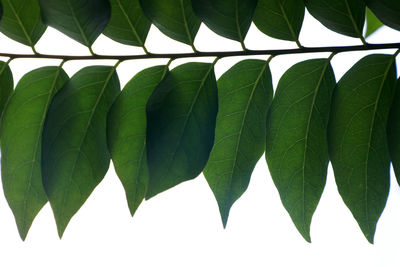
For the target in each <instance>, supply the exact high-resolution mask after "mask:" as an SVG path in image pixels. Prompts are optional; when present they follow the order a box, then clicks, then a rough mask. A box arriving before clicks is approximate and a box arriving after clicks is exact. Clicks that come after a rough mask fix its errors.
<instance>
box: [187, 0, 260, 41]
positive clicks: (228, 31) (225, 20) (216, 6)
mask: <svg viewBox="0 0 400 267" xmlns="http://www.w3.org/2000/svg"><path fill="white" fill-rule="evenodd" d="M192 5H193V9H194V11H195V13H196V15H197V16H198V17H199V18H200V20H201V21H202V22H204V23H205V24H206V25H207V27H208V28H210V29H211V30H213V31H214V32H216V33H217V34H219V35H221V36H223V37H226V38H229V39H232V40H235V41H239V42H241V43H243V42H244V39H245V37H246V34H247V31H248V30H249V27H250V24H251V21H252V18H253V13H254V10H255V8H256V5H257V0H192Z"/></svg>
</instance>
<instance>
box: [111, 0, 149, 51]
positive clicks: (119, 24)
mask: <svg viewBox="0 0 400 267" xmlns="http://www.w3.org/2000/svg"><path fill="white" fill-rule="evenodd" d="M110 4H111V18H110V22H109V23H108V25H107V28H106V29H105V30H104V35H106V36H107V37H109V38H111V39H113V40H115V41H117V42H120V43H123V44H126V45H133V46H141V47H143V46H144V43H145V41H146V38H147V34H148V33H149V30H150V25H151V23H150V21H149V20H148V19H147V18H146V16H145V15H144V13H143V11H142V8H141V7H140V3H139V0H110Z"/></svg>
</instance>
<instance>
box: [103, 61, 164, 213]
mask: <svg viewBox="0 0 400 267" xmlns="http://www.w3.org/2000/svg"><path fill="white" fill-rule="evenodd" d="M166 71H167V67H166V66H155V67H152V68H149V69H145V70H143V71H141V72H140V73H138V74H137V75H136V76H135V77H133V78H132V80H130V81H129V82H128V84H127V85H126V86H125V88H124V89H123V90H122V93H121V94H120V95H119V97H118V98H117V99H116V100H115V102H114V104H113V105H112V108H111V109H110V112H109V115H108V125H107V132H108V135H107V137H108V146H109V149H110V153H111V158H112V160H113V163H114V167H115V171H116V173H117V175H118V177H119V178H120V180H121V182H122V184H123V186H124V188H125V192H126V198H127V200H128V205H129V209H130V211H131V214H132V216H133V215H134V213H135V211H136V209H137V208H138V207H139V205H140V203H141V202H142V200H143V199H144V197H145V194H146V190H147V185H148V180H149V172H148V167H147V153H146V128H147V118H146V103H147V101H148V99H149V98H150V96H151V94H152V93H153V91H154V89H155V88H156V86H157V85H158V84H159V83H160V81H161V79H162V78H163V76H164V75H165V74H166Z"/></svg>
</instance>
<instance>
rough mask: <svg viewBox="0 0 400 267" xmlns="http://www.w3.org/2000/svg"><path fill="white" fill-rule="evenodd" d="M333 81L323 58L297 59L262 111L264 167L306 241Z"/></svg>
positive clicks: (320, 179)
mask: <svg viewBox="0 0 400 267" xmlns="http://www.w3.org/2000/svg"><path fill="white" fill-rule="evenodd" d="M335 85H336V82H335V75H334V73H333V69H332V67H331V65H330V60H329V59H312V60H307V61H303V62H300V63H298V64H296V65H294V66H293V67H291V68H290V69H289V70H288V71H287V72H286V73H285V74H284V75H283V76H282V78H281V80H280V81H279V84H278V87H277V89H276V95H275V98H274V100H273V102H272V105H271V109H270V112H269V114H268V120H267V135H266V136H267V137H266V139H267V146H266V154H265V155H266V160H267V163H268V167H269V170H270V173H271V176H272V179H273V181H274V183H275V186H276V187H277V189H278V191H279V194H280V197H281V200H282V203H283V205H284V207H285V208H286V210H287V211H288V213H289V214H290V217H291V218H292V220H293V222H294V224H295V225H296V227H297V229H298V230H299V232H300V233H301V234H302V236H303V237H304V238H305V239H306V240H307V241H308V242H311V238H310V224H311V219H312V216H313V214H314V211H315V209H316V208H317V205H318V202H319V200H320V198H321V195H322V191H323V190H324V187H325V182H326V174H327V168H328V162H329V156H328V142H327V137H326V136H327V125H328V119H329V111H330V105H331V98H332V92H333V89H334V88H335Z"/></svg>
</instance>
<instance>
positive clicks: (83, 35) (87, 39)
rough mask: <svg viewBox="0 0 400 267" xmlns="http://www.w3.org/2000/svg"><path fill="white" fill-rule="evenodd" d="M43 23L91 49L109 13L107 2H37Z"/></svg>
mask: <svg viewBox="0 0 400 267" xmlns="http://www.w3.org/2000/svg"><path fill="white" fill-rule="evenodd" d="M39 3H40V8H41V11H42V16H43V20H44V22H45V23H46V24H47V25H49V26H52V27H54V28H56V29H57V30H59V31H60V32H62V33H64V34H66V35H67V36H69V37H70V38H72V39H74V40H75V41H77V42H79V43H81V44H83V45H86V46H87V47H91V46H92V44H93V43H94V41H95V40H96V39H97V37H98V36H99V35H100V33H102V32H103V30H104V29H105V27H106V25H107V23H108V21H109V19H110V13H111V7H110V3H109V2H108V1H107V0H39Z"/></svg>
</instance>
